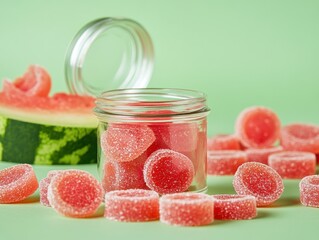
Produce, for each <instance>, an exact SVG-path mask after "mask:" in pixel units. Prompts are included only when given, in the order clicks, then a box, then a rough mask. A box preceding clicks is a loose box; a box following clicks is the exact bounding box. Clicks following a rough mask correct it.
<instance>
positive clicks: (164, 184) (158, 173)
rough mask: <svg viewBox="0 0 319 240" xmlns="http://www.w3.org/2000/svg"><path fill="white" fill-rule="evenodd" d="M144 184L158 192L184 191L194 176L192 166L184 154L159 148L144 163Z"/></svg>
mask: <svg viewBox="0 0 319 240" xmlns="http://www.w3.org/2000/svg"><path fill="white" fill-rule="evenodd" d="M143 173H144V180H145V182H146V185H147V186H148V187H149V188H150V189H152V190H154V191H156V192H158V193H159V194H168V193H177V192H184V191H186V190H187V189H188V188H189V186H190V185H191V183H192V180H193V178H194V166H193V163H192V161H191V160H190V159H189V158H188V157H186V156H185V155H183V154H181V153H179V152H175V151H172V150H169V149H160V150H157V151H155V152H154V153H152V154H151V156H149V158H148V159H147V160H146V162H145V165H144V170H143Z"/></svg>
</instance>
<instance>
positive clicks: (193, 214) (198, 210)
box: [160, 193, 214, 226]
mask: <svg viewBox="0 0 319 240" xmlns="http://www.w3.org/2000/svg"><path fill="white" fill-rule="evenodd" d="M160 221H161V222H163V223H166V224H170V225H178V226H201V225H207V224H210V223H212V222H213V221H214V202H213V199H212V198H211V197H210V196H208V195H206V194H202V193H175V194H168V195H164V196H162V197H161V199H160Z"/></svg>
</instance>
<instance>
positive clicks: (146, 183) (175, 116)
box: [65, 18, 209, 194]
mask: <svg viewBox="0 0 319 240" xmlns="http://www.w3.org/2000/svg"><path fill="white" fill-rule="evenodd" d="M101 43H102V45H101ZM105 50H107V51H106V52H105ZM92 56H93V58H92ZM92 59H93V61H92ZM87 62H88V63H87ZM110 63H111V64H110ZM153 63H154V52H153V44H152V41H151V39H150V36H149V34H148V33H147V32H146V30H145V29H144V28H143V27H142V26H141V25H140V24H138V23H137V22H135V21H133V20H130V19H118V18H102V19H98V20H95V21H92V22H90V23H88V24H87V25H85V26H84V27H83V28H82V29H81V30H80V31H79V32H78V34H77V35H76V36H75V38H74V39H73V41H72V42H71V45H70V47H69V50H68V52H67V55H66V61H65V75H66V80H67V84H68V87H69V90H70V92H72V93H75V94H80V95H91V96H94V97H97V100H96V108H95V109H94V112H95V115H96V116H97V118H98V132H97V138H98V149H97V151H98V153H97V154H98V169H99V172H100V175H101V181H102V185H103V187H104V190H105V191H111V190H117V189H130V188H146V189H148V188H151V189H154V190H155V191H157V192H159V193H160V194H166V193H172V192H181V191H197V192H203V191H205V190H206V189H207V186H206V158H207V150H206V117H207V115H208V113H209V109H208V107H207V106H206V98H205V95H204V94H203V93H201V92H197V91H192V90H183V89H151V88H145V87H147V85H148V82H149V80H150V78H151V75H152V70H153ZM99 66H100V68H99ZM101 66H102V67H101ZM84 69H85V70H84ZM97 73H100V75H99V76H97V75H96V74H97ZM101 73H102V74H101ZM112 73H113V74H114V75H111V76H110V74H112ZM100 76H102V78H100ZM113 89H115V90H113ZM116 89H117V90H116Z"/></svg>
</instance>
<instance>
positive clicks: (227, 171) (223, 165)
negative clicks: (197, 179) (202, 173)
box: [207, 150, 247, 175]
mask: <svg viewBox="0 0 319 240" xmlns="http://www.w3.org/2000/svg"><path fill="white" fill-rule="evenodd" d="M245 162H247V155H246V153H245V152H244V151H239V150H219V151H217V150H216V151H208V154H207V173H208V174H210V175H234V174H235V172H236V171H237V168H238V167H239V166H240V165H242V164H243V163H245Z"/></svg>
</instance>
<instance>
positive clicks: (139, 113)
mask: <svg viewBox="0 0 319 240" xmlns="http://www.w3.org/2000/svg"><path fill="white" fill-rule="evenodd" d="M94 112H95V114H96V116H97V117H98V119H99V126H98V139H99V140H98V142H99V144H98V145H99V149H98V156H100V157H99V159H98V168H99V172H100V175H101V180H102V185H103V187H104V190H105V191H111V190H120V189H131V188H145V189H148V188H151V189H153V190H155V191H157V192H159V193H160V194H166V193H173V192H182V191H196V192H203V191H206V190H207V185H206V161H207V146H206V145H207V144H206V117H207V115H208V113H209V109H208V108H207V106H206V98H205V95H204V94H203V93H201V92H197V91H192V90H183V89H151V88H149V89H119V90H113V91H108V92H104V93H103V94H102V95H101V96H100V97H98V98H97V101H96V108H95V110H94Z"/></svg>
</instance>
